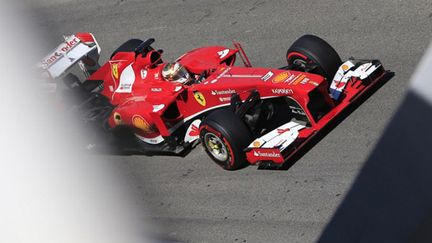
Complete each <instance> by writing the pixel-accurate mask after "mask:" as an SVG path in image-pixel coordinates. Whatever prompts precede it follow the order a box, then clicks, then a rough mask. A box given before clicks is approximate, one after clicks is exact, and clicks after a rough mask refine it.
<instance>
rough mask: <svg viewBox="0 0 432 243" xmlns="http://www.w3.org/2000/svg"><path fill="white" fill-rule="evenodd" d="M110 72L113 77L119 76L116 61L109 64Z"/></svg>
mask: <svg viewBox="0 0 432 243" xmlns="http://www.w3.org/2000/svg"><path fill="white" fill-rule="evenodd" d="M111 73H112V75H113V77H114V78H115V79H118V78H119V72H118V63H113V64H111Z"/></svg>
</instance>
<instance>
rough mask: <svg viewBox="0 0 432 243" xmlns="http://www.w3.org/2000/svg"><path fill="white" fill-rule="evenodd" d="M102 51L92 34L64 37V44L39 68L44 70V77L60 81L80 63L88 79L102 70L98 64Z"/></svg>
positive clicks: (47, 57) (39, 64) (51, 53)
mask: <svg viewBox="0 0 432 243" xmlns="http://www.w3.org/2000/svg"><path fill="white" fill-rule="evenodd" d="M100 51H101V49H100V47H99V44H98V43H97V41H96V39H95V37H94V36H93V34H91V33H76V34H74V35H70V36H64V42H62V43H61V44H60V45H59V46H58V47H57V48H56V49H54V50H53V51H51V52H50V54H48V55H47V56H45V57H44V58H43V59H42V60H41V61H40V62H39V63H38V64H37V67H38V68H40V69H42V74H43V76H44V77H46V78H48V79H60V78H62V77H64V76H65V75H67V74H68V73H69V71H70V69H71V68H72V67H73V66H74V65H75V64H77V63H78V65H79V67H80V68H81V70H82V71H83V72H84V74H85V76H86V77H88V76H90V75H91V74H92V73H93V72H95V71H96V70H97V69H99V68H100V65H99V63H98V61H99V56H100Z"/></svg>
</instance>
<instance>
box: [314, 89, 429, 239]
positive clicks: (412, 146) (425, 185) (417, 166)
mask: <svg viewBox="0 0 432 243" xmlns="http://www.w3.org/2000/svg"><path fill="white" fill-rule="evenodd" d="M431 125H432V105H431V104H429V103H427V101H426V100H424V99H423V98H420V97H419V96H418V95H417V94H416V93H414V92H412V91H409V92H408V94H407V95H406V97H405V99H404V101H403V103H402V105H401V106H400V107H399V109H398V111H397V112H396V114H395V116H394V117H393V119H392V120H391V121H390V123H389V125H388V127H387V128H386V130H385V132H384V134H383V136H382V138H381V139H380V141H379V142H378V144H377V146H376V147H375V149H374V151H373V152H372V154H371V156H370V157H369V159H368V160H367V162H366V163H365V165H364V167H363V168H362V170H361V171H360V173H359V175H358V177H357V179H356V180H355V182H354V184H353V186H352V187H351V189H350V191H349V192H348V194H347V196H346V198H345V199H344V201H343V202H342V203H341V205H340V207H339V208H338V209H337V211H336V213H335V215H334V216H333V218H332V220H331V221H330V223H329V224H328V225H327V226H326V228H325V230H324V231H323V234H322V235H321V237H320V239H319V240H318V242H320V243H327V242H331V243H336V242H368V243H370V242H392V243H395V242H432V190H431V186H432V133H431V132H430V126H431Z"/></svg>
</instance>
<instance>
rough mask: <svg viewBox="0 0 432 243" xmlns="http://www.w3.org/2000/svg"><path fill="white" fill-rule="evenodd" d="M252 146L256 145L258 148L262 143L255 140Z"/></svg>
mask: <svg viewBox="0 0 432 243" xmlns="http://www.w3.org/2000/svg"><path fill="white" fill-rule="evenodd" d="M252 146H254V147H255V148H258V147H260V146H261V143H260V142H259V141H255V142H253V143H252Z"/></svg>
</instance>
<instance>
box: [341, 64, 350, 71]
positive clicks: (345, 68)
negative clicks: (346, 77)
mask: <svg viewBox="0 0 432 243" xmlns="http://www.w3.org/2000/svg"><path fill="white" fill-rule="evenodd" d="M348 69H349V67H348V65H346V64H344V65H342V70H344V71H345V72H346V71H347V70H348Z"/></svg>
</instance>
